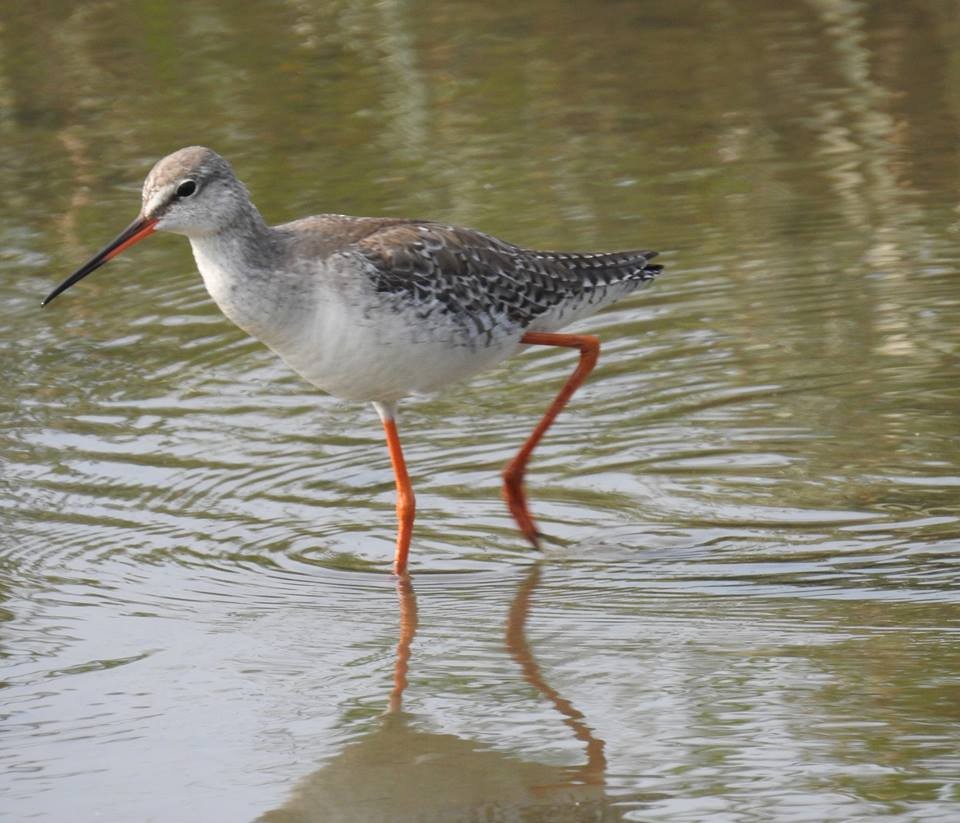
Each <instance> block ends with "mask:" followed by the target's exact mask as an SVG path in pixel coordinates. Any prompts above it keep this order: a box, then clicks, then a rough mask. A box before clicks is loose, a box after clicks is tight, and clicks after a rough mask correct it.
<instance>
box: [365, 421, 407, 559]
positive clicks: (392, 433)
mask: <svg viewBox="0 0 960 823" xmlns="http://www.w3.org/2000/svg"><path fill="white" fill-rule="evenodd" d="M373 405H374V408H376V410H377V414H379V415H380V419H381V420H382V421H383V431H384V433H385V434H386V435H387V449H388V450H389V451H390V463H391V464H392V465H393V475H394V478H395V479H396V482H397V550H396V553H395V554H394V557H393V573H394V574H395V575H397V576H400V575H403V574H406V572H407V556H408V555H409V554H410V537H411V536H412V534H413V516H414V512H415V511H416V500H415V498H414V496H413V486H412V485H411V484H410V477H409V476H408V475H407V464H406V461H405V460H404V459H403V449H402V448H401V447H400V435H399V434H398V433H397V421H396V414H395V412H396V409H395V407H394V405H393V404H392V403H377V402H374V404H373Z"/></svg>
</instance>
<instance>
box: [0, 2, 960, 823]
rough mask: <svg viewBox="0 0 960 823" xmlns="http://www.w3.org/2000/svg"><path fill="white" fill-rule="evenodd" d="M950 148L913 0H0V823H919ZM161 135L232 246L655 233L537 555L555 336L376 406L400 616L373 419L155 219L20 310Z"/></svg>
mask: <svg viewBox="0 0 960 823" xmlns="http://www.w3.org/2000/svg"><path fill="white" fill-rule="evenodd" d="M958 136H960V8H958V6H957V4H956V2H953V0H950V1H949V2H948V0H900V1H899V2H886V0H881V1H880V2H856V1H855V0H805V1H804V2H794V3H788V4H785V3H780V2H773V0H737V1H736V2H733V1H732V0H731V1H730V2H725V0H716V1H715V2H686V0H679V2H678V1H677V0H671V1H670V2H666V0H594V2H589V3H583V2H580V3H574V2H565V0H554V2H542V1H541V0H533V1H532V2H525V3H516V2H513V3H507V2H503V0H490V2H486V3H467V2H459V0H456V1H455V2H442V3H441V2H433V0H420V2H415V1H404V0H376V1H374V0H351V1H350V2H317V3H310V2H305V1H303V0H287V2H281V1H280V0H267V2H257V3H249V2H221V1H220V0H200V2H195V3H190V4H182V3H170V2H162V1H161V0H155V1H154V2H145V3H138V4H127V3H119V2H112V1H111V0H102V1H101V2H82V3H75V2H74V3H66V2H53V1H51V2H42V3H26V2H16V1H11V0H5V1H2V2H0V371H2V375H3V379H2V381H0V621H2V623H0V654H2V655H3V662H2V664H0V702H2V704H3V706H4V710H3V713H4V721H3V723H4V731H5V734H4V735H3V736H2V738H0V766H2V775H3V776H2V777H0V786H2V790H3V794H4V798H5V799H4V803H3V805H4V807H5V809H4V813H5V814H8V815H10V819H11V820H28V819H29V820H41V821H59V820H71V821H73V820H93V819H110V820H114V819H115V820H177V821H184V823H191V821H208V820H254V819H260V818H262V819H264V820H271V821H295V820H327V821H329V820H341V819H342V820H357V821H364V820H370V821H377V820H401V819H402V820H406V819H411V820H412V819H419V820H434V819H436V820H442V821H452V820H460V819H463V820H473V819H510V820H512V819H517V820H524V821H539V820H543V821H565V820H571V821H601V820H644V821H647V820H670V821H687V820H689V821H702V820H724V821H739V820H755V819H762V820H773V819H776V820H791V821H792V820H813V821H820V820H827V819H836V820H839V819H843V820H874V819H877V818H878V817H890V818H893V819H902V820H920V819H922V820H925V821H928V820H944V821H946V820H956V819H957V817H958V815H960V780H958V775H960V754H958V752H960V685H958V683H960V650H958V649H960V647H958V644H957V633H958V630H960V594H958V585H957V584H958V577H960V470H958V465H960V415H958V411H960V323H958V316H960V278H958V274H957V270H958V264H960V259H958V258H960V254H958V242H960V212H958V203H960V196H958V191H960V140H958ZM190 144H203V145H208V146H210V147H212V148H214V149H216V150H217V151H219V152H220V153H221V154H223V155H224V156H226V157H227V158H228V159H229V160H230V161H231V162H232V164H233V166H234V168H235V170H236V172H237V174H238V176H239V177H240V178H241V179H243V180H244V181H245V182H246V183H247V185H248V186H249V188H250V190H251V192H252V195H253V197H254V200H255V202H256V203H257V205H258V206H259V208H260V210H261V211H262V212H263V214H264V216H265V217H266V218H267V220H268V221H269V222H273V223H278V222H283V221H286V220H290V219H293V218H295V217H299V216H303V215H306V214H309V213H317V212H342V213H350V214H379V215H393V216H409V217H421V218H432V219H438V220H442V221H446V222H456V223H462V224H466V225H469V226H472V227H474V228H478V229H481V230H484V231H487V232H490V233H493V234H495V235H498V236H501V237H503V238H504V239H506V240H510V241H513V242H516V243H518V244H521V245H525V246H533V247H540V248H550V249H571V250H580V251H593V250H606V249H617V248H654V249H659V250H660V251H661V254H662V258H661V259H660V260H658V262H662V263H663V264H664V265H665V266H666V270H665V272H664V274H663V275H662V276H661V278H659V279H658V281H657V283H656V284H655V285H654V286H653V287H652V288H651V289H649V290H646V291H643V292H641V293H638V294H636V295H633V296H631V297H629V298H627V299H624V300H623V301H622V302H620V303H618V304H617V305H616V306H615V307H613V308H612V309H610V310H608V311H606V312H605V313H603V314H602V315H600V316H598V317H595V318H593V319H591V320H589V321H584V322H583V323H581V324H578V326H577V330H580V331H590V332H593V333H596V334H598V335H599V336H600V337H601V338H602V340H603V344H604V351H603V354H602V355H601V360H600V365H599V367H598V369H597V371H596V372H595V373H594V375H593V376H592V378H591V380H590V382H589V383H588V384H587V385H586V386H585V387H584V389H583V390H582V391H581V392H580V393H578V395H577V396H576V397H575V399H574V401H573V402H572V403H571V405H570V406H569V407H568V409H567V410H566V411H565V413H564V415H563V416H562V417H561V418H560V420H559V421H558V423H557V425H556V427H555V429H554V430H553V431H552V432H551V435H550V436H548V437H547V439H546V440H545V442H544V443H543V445H542V446H541V448H540V449H539V450H538V452H537V454H536V455H535V457H534V460H533V462H532V464H531V471H530V474H529V475H528V488H529V493H530V497H531V507H532V510H533V513H534V515H535V516H536V517H537V518H538V520H539V523H540V525H541V528H542V529H543V530H544V531H545V532H546V533H547V534H548V535H549V536H550V539H549V541H548V543H547V545H546V549H545V551H544V552H543V553H542V554H539V553H536V552H534V551H533V550H531V549H530V548H529V547H527V546H526V545H525V544H524V542H523V540H522V538H521V537H520V535H519V534H518V533H517V531H516V529H515V527H514V525H513V522H512V520H511V519H510V517H509V515H508V513H507V511H506V509H505V507H504V506H503V504H502V503H501V501H500V490H499V470H500V467H501V466H502V464H503V463H505V462H506V460H507V459H508V458H509V457H510V456H511V455H512V454H513V452H514V451H515V450H516V448H517V447H518V446H519V444H520V443H521V442H522V440H523V439H524V437H525V436H526V434H527V433H528V432H529V430H530V429H531V428H532V426H533V425H534V423H535V422H536V419H537V418H538V416H539V414H540V413H541V412H542V410H543V409H544V408H545V407H546V405H547V404H548V402H549V400H550V398H551V397H552V394H553V393H554V392H555V391H556V389H557V387H558V385H559V383H560V382H561V381H562V379H563V377H564V376H565V375H566V374H567V373H568V372H569V370H570V369H571V368H572V366H573V362H572V359H571V356H570V354H569V353H564V352H533V351H531V352H529V353H526V354H523V355H522V356H519V357H517V358H514V359H513V360H511V361H509V362H508V363H507V364H505V365H504V366H502V367H501V368H499V369H498V370H496V371H493V372H490V373H488V374H486V375H483V376H481V377H480V378H477V379H475V380H473V381H471V382H470V383H468V384H466V385H463V386H459V387H456V388H455V389H453V390H451V391H448V392H446V393H445V394H443V395H441V396H438V397H435V398H414V399H411V400H410V401H408V402H407V403H406V404H405V405H404V406H403V408H402V410H401V414H402V416H401V432H402V435H403V438H404V443H405V446H406V449H407V458H408V462H409V464H410V471H411V475H412V479H413V482H414V487H415V489H416V490H417V493H418V506H419V510H418V519H417V524H416V530H415V534H414V542H413V546H412V564H411V568H412V571H413V575H414V576H413V587H412V590H410V591H403V590H401V591H400V592H399V593H398V591H397V587H396V581H395V580H394V579H392V578H391V576H390V575H389V563H390V559H391V557H392V550H393V548H392V546H393V537H394V522H395V521H394V514H393V505H394V498H393V479H392V475H391V472H390V468H389V461H388V458H387V453H386V449H385V447H384V445H383V442H382V435H381V430H380V426H379V422H378V420H377V419H376V416H375V414H374V412H373V411H372V410H371V409H370V408H368V407H366V406H364V405H362V404H352V403H346V402H341V401H337V400H335V399H333V398H330V397H328V396H324V395H322V394H320V393H319V392H317V391H315V390H314V389H312V388H311V387H310V386H308V385H306V384H304V383H303V382H302V381H300V380H299V379H298V378H297V377H296V376H295V375H292V374H291V373H289V372H288V371H287V370H286V369H285V367H284V366H283V364H282V363H280V362H279V361H277V360H276V359H275V358H274V356H273V355H272V354H271V353H270V352H269V351H267V350H266V349H265V348H263V347H262V346H260V345H259V344H257V343H256V342H254V341H251V340H249V339H248V338H246V337H245V336H244V335H243V334H242V333H241V332H240V331H239V330H237V329H235V328H233V327H232V326H231V325H230V324H229V323H228V322H227V321H226V320H225V319H224V318H223V317H222V316H221V315H220V314H219V311H218V310H217V309H216V307H215V306H214V304H213V303H212V301H211V300H210V299H209V298H208V297H207V295H206V292H205V291H204V288H203V285H202V283H201V281H200V278H199V275H198V274H197V273H196V271H195V269H194V266H193V261H192V259H191V256H190V252H189V247H188V244H187V243H186V242H185V241H184V240H183V239H182V238H178V237H172V236H167V235H158V236H156V237H154V238H151V239H150V240H149V242H147V243H144V244H142V245H140V246H137V247H136V249H133V250H131V251H129V252H127V253H125V254H124V255H123V256H121V257H120V258H118V259H117V260H115V261H113V262H111V263H110V264H109V265H108V266H107V267H105V268H104V269H103V270H101V271H98V272H97V273H96V274H95V275H93V276H91V277H90V278H89V279H87V280H84V281H83V283H82V284H80V285H78V286H77V287H75V288H74V289H73V290H71V292H70V293H69V294H67V295H65V296H63V297H61V298H59V299H58V301H57V302H56V303H55V304H53V305H51V306H50V307H48V308H46V309H44V310H43V311H41V310H40V307H39V301H40V299H41V298H42V297H43V296H44V295H45V294H46V293H47V292H48V291H49V289H50V288H52V286H53V285H55V284H56V283H57V282H59V281H60V280H61V279H63V278H64V277H65V276H66V275H67V274H69V273H70V272H71V271H73V270H74V269H75V268H76V267H77V266H78V265H80V264H81V263H82V262H84V261H85V260H86V259H87V258H88V257H89V256H90V255H91V254H92V253H93V252H95V251H96V250H97V249H99V248H100V247H101V246H102V245H103V244H104V243H106V242H107V241H108V240H110V239H111V238H112V237H113V236H114V235H115V234H116V233H117V232H118V231H119V230H120V229H121V228H123V227H124V226H125V225H126V224H127V223H128V222H129V221H130V220H131V219H132V218H133V217H134V216H135V215H136V213H137V211H138V208H139V190H140V185H141V183H142V180H143V177H144V176H145V175H146V173H147V172H148V171H149V169H150V167H151V166H152V164H153V163H154V162H155V161H156V160H157V159H159V158H160V157H162V156H163V155H165V154H168V153H169V152H171V151H173V150H175V149H177V148H180V147H181V146H185V145H190ZM411 615H415V619H414V618H413V617H412V616H411ZM414 624H416V632H415V636H414V633H413V626H414ZM401 627H403V629H402V630H401ZM398 642H400V646H401V654H400V656H399V658H398V657H397V656H396V655H397V650H396V647H397V644H398ZM404 649H406V651H405V652H404V651H403V650H404ZM407 657H408V659H407ZM398 661H400V662H402V663H404V666H406V665H407V664H408V668H404V677H405V679H406V688H405V690H404V691H403V696H402V708H401V706H400V701H399V685H402V683H401V681H402V679H403V678H400V679H398V678H399V675H398V674H397V671H395V668H394V667H395V665H397V664H398ZM398 684H399V685H398ZM391 692H393V693H394V699H393V700H392V701H391V700H390V694H391ZM407 761H410V762H407ZM414 761H415V763H414ZM411 763H414V765H415V766H416V771H415V772H414V771H411V770H409V769H412V768H413V766H411ZM443 764H447V765H448V766H450V764H453V766H450V768H445V767H444V765H443ZM408 767H409V769H408ZM450 769H453V772H456V773H457V774H460V775H461V776H463V775H466V776H467V778H468V779H464V780H462V781H461V782H460V783H458V782H457V781H456V780H455V779H454V777H453V776H452V773H451V771H450ZM444 787H446V788H445V789H444ZM441 789H443V790H441ZM404 815H406V816H404ZM431 815H433V816H431ZM484 815H486V816H484ZM497 815H500V816H499V817H498V816H497ZM510 815H513V816H512V817H511V816H510Z"/></svg>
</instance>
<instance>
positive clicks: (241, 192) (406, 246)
mask: <svg viewBox="0 0 960 823" xmlns="http://www.w3.org/2000/svg"><path fill="white" fill-rule="evenodd" d="M155 231H169V232H173V233H175V234H183V235H186V237H187V239H188V240H189V241H190V245H191V247H192V249H193V256H194V259H195V260H196V263H197V268H198V269H199V270H200V274H201V275H202V277H203V281H204V283H205V285H206V287H207V291H209V292H210V296H211V297H212V298H213V299H214V301H216V303H217V305H218V306H219V307H220V309H221V311H222V312H223V313H224V314H225V315H226V316H227V317H228V318H230V319H231V320H232V321H233V322H234V323H236V324H237V325H238V326H239V327H240V328H241V329H243V330H244V331H246V332H247V333H248V334H251V335H253V336H254V337H256V338H258V339H259V340H261V341H262V342H264V343H265V344H266V345H267V346H269V347H270V348H271V349H273V351H275V352H276V353H277V354H278V355H280V357H281V358H282V359H283V360H284V361H285V362H286V363H287V364H288V365H289V366H290V367H291V368H292V369H293V370H294V371H296V372H298V373H299V374H300V375H302V376H303V377H304V378H305V379H306V380H307V381H309V382H310V383H312V384H313V385H315V386H317V387H318V388H320V389H323V390H324V391H326V392H329V393H330V394H332V395H335V396H337V397H342V398H346V399H349V400H367V401H370V402H371V403H373V405H374V407H375V408H376V410H377V413H378V414H379V415H380V419H381V421H382V422H383V427H384V431H385V433H386V438H387V447H388V449H389V452H390V460H391V463H392V464H393V471H394V475H395V477H396V484H397V519H398V526H397V547H396V554H395V556H394V564H393V568H394V571H395V573H396V574H398V575H401V574H404V573H405V572H406V568H407V556H408V554H409V550H410V537H411V534H412V532H413V516H414V496H413V489H412V487H411V485H410V479H409V477H408V475H407V468H406V464H405V461H404V458H403V451H402V450H401V448H400V439H399V435H398V433H397V425H396V408H397V403H398V401H399V400H400V399H401V398H403V397H405V396H407V395H409V394H412V393H422V392H433V391H436V390H438V389H441V388H443V387H445V386H447V385H449V384H450V383H454V382H457V381H460V380H463V379H465V378H467V377H470V376H471V375H473V374H476V373H477V372H479V371H482V370H483V369H486V368H489V367H491V366H493V365H495V364H497V363H499V362H500V361H502V360H504V359H506V358H507V357H509V356H510V355H512V354H514V352H516V351H517V349H518V348H519V347H520V346H522V345H542V346H564V347H568V348H575V349H578V350H579V352H580V359H579V362H578V364H577V367H576V369H575V370H574V372H573V373H572V374H571V375H570V377H569V378H568V379H567V381H566V383H565V384H564V385H563V388H562V389H561V390H560V393H559V394H558V395H557V396H556V398H555V399H554V401H553V403H552V404H551V405H550V407H549V409H548V410H547V412H546V414H545V415H544V416H543V419H542V420H541V421H540V423H539V424H538V425H537V427H536V428H535V429H534V430H533V433H532V434H531V435H530V437H529V438H528V439H527V441H526V442H525V443H524V444H523V446H522V447H521V449H520V451H519V452H517V454H516V456H515V457H514V458H513V459H512V460H511V461H510V462H509V463H508V464H507V466H506V468H505V469H504V470H503V483H504V486H503V490H504V497H505V498H506V501H507V505H508V506H509V508H510V512H511V513H512V514H513V517H514V519H515V520H516V521H517V524H518V525H519V527H520V530H521V531H522V532H523V534H524V536H525V537H526V538H527V540H529V541H530V542H531V543H532V544H533V545H534V546H537V545H538V532H537V529H536V526H535V525H534V522H533V518H532V517H531V516H530V512H529V510H528V508H527V502H526V495H525V493H524V486H523V476H524V472H525V470H526V466H527V461H528V460H529V458H530V454H531V453H532V452H533V449H534V448H535V447H536V445H537V443H538V442H539V441H540V439H541V437H543V434H544V432H546V430H547V429H548V428H549V427H550V424H551V423H552V422H553V420H554V419H555V418H556V416H557V414H558V413H559V412H560V410H561V409H562V408H563V407H564V405H565V404H566V403H567V401H568V400H569V399H570V397H571V395H572V394H573V393H574V392H575V391H576V390H577V388H578V387H579V386H580V384H581V383H582V382H583V381H584V379H585V378H586V376H587V375H588V374H589V373H590V371H591V369H592V368H593V366H594V364H595V363H596V361H597V356H598V354H599V351H600V343H599V340H598V339H597V338H596V337H593V336H590V335H582V334H558V333H557V329H560V328H563V327H564V326H566V325H568V324H569V323H571V322H573V321H574V320H579V319H580V318H583V317H587V316H589V315H591V314H593V313H594V312H596V311H598V310H599V309H601V308H603V307H604V306H606V305H609V304H610V303H612V302H614V301H615V300H617V299H618V298H620V297H622V296H623V295H625V294H628V293H630V292H632V291H634V290H636V289H638V288H640V287H641V286H643V285H645V284H647V283H649V282H650V281H651V280H653V278H654V277H655V276H656V274H657V273H658V272H659V271H660V269H661V267H660V266H655V265H651V264H650V260H651V259H653V257H655V256H656V252H653V251H624V252H610V253H599V254H576V253H569V252H549V251H535V250H532V249H524V248H521V247H519V246H515V245H512V244H511V243H506V242H504V241H502V240H498V239H497V238H495V237H491V236H490V235H487V234H483V233H481V232H478V231H474V230H472V229H467V228H462V227H460V226H450V225H446V224H443V223H435V222H430V221H424V220H402V219H395V218H382V217H348V216H346V215H341V214H322V215H317V216H314V217H304V218H303V219H301V220H295V221H293V222H292V223H284V224H283V225H279V226H268V225H267V224H266V223H265V222H264V220H263V218H262V217H261V216H260V212H259V211H257V209H256V207H255V206H254V205H253V202H252V201H251V200H250V195H249V193H248V192H247V189H246V187H245V186H244V185H243V184H242V183H241V182H240V181H239V180H237V178H236V177H235V176H234V173H233V170H232V169H231V167H230V165H229V163H227V161H226V160H224V159H223V158H222V157H221V156H220V155H219V154H217V153H216V152H214V151H212V150H211V149H208V148H204V147H202V146H190V147H188V148H184V149H180V150H179V151H177V152H174V153H173V154H171V155H169V156H167V157H164V158H163V159H162V160H160V161H159V162H158V163H157V164H156V165H155V166H154V167H153V169H152V170H151V172H150V174H148V175H147V179H146V181H145V182H144V184H143V207H142V209H141V210H140V214H139V216H138V217H137V219H136V220H134V221H133V222H132V223H131V224H130V225H129V226H127V228H126V229H124V230H123V231H122V232H121V233H120V235H119V236H118V237H117V238H116V239H115V240H113V242H111V243H110V244H109V245H107V246H106V247H104V248H103V249H102V250H101V251H100V252H98V253H97V254H96V255H94V256H93V257H92V258H91V259H90V260H89V261H88V262H87V263H85V264H84V265H83V266H81V267H80V268H79V269H77V271H75V272H74V273H73V274H72V275H70V277H68V278H67V279H66V280H64V281H63V282H62V283H61V284H60V285H59V286H57V287H56V288H55V289H54V290H53V291H52V292H50V294H49V295H47V297H46V299H45V300H44V301H43V305H46V304H47V303H49V302H50V301H51V300H53V299H54V298H55V297H56V296H57V295H58V294H60V293H61V292H63V291H65V290H66V289H68V288H70V286H72V285H73V284H74V283H76V282H78V281H79V280H82V279H83V278H84V277H86V276H87V275H88V274H90V273H91V272H92V271H94V270H96V269H98V268H99V267H100V266H102V265H103V264H104V263H106V262H107V261H108V260H110V259H111V258H113V257H115V256H116V255H118V254H119V253H120V252H122V251H123V250H124V249H127V248H129V247H130V246H132V245H133V244H134V243H138V242H139V241H140V240H143V239H144V238H145V237H147V236H148V235H150V234H152V233H153V232H155Z"/></svg>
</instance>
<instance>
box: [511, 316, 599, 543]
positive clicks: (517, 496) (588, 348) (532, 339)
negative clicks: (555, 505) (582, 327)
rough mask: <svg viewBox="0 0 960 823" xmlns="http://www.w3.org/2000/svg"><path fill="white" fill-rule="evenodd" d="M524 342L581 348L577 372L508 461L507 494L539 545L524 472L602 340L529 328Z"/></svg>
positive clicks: (519, 519)
mask: <svg viewBox="0 0 960 823" xmlns="http://www.w3.org/2000/svg"><path fill="white" fill-rule="evenodd" d="M520 342H521V343H526V344H528V345H534V346H565V347H567V348H571V349H579V350H580V362H579V363H577V368H576V369H574V371H573V374H571V375H570V377H568V378H567V382H566V383H564V384H563V388H561V389H560V393H559V394H558V395H557V396H556V398H555V399H554V401H553V403H551V404H550V408H549V409H547V413H546V414H545V415H544V416H543V419H542V420H541V421H540V422H539V423H538V424H537V427H536V428H535V429H534V430H533V433H532V434H531V435H530V436H529V437H528V438H527V442H526V443H524V444H523V446H522V447H521V448H520V451H518V452H517V454H516V456H515V457H514V458H513V460H511V461H510V462H509V463H507V465H506V467H505V468H504V470H503V496H504V498H506V501H507V506H508V507H509V508H510V513H511V514H512V515H513V519H514V520H516V521H517V525H518V526H519V527H520V531H522V532H523V534H524V537H526V538H527V540H529V541H530V542H531V543H532V544H533V545H534V546H537V547H539V533H538V532H537V527H536V525H535V524H534V522H533V518H532V517H531V516H530V511H529V510H528V508H527V496H526V493H525V492H524V489H523V475H524V472H525V471H526V469H527V461H528V460H529V459H530V455H531V454H532V453H533V450H534V449H535V448H536V446H537V443H539V442H540V439H541V438H542V437H543V435H544V434H545V433H546V431H547V429H549V428H550V425H551V424H552V423H553V421H554V420H555V419H556V417H557V415H558V414H559V413H560V410H561V409H562V408H563V407H564V406H565V405H566V404H567V401H568V400H569V399H570V398H571V397H572V396H573V393H574V392H575V391H576V390H577V389H578V388H580V385H581V384H582V383H583V381H584V380H586V379H587V375H588V374H590V372H591V371H592V370H593V367H594V366H595V365H596V363H597V358H598V357H599V356H600V340H599V339H597V338H596V337H594V336H592V335H589V334H554V333H551V332H536V331H531V332H527V333H526V334H525V335H524V336H523V337H522V338H521V339H520Z"/></svg>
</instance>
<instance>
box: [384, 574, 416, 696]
mask: <svg viewBox="0 0 960 823" xmlns="http://www.w3.org/2000/svg"><path fill="white" fill-rule="evenodd" d="M397 597H398V598H399V601H400V639H399V641H398V642H397V661H396V663H394V666H393V691H391V692H390V703H389V707H388V709H387V711H388V712H389V713H391V714H392V713H394V712H399V711H400V709H401V708H402V704H403V690H404V689H405V688H406V687H407V669H408V668H409V666H410V646H411V645H412V644H413V636H414V635H415V634H416V633H417V596H416V595H415V594H414V592H413V583H411V582H410V575H409V574H402V575H400V577H399V578H397Z"/></svg>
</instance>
